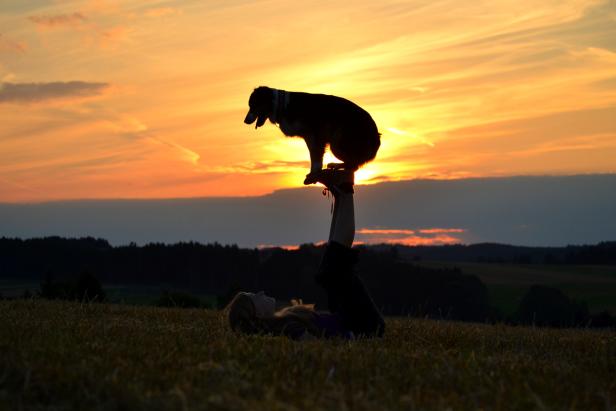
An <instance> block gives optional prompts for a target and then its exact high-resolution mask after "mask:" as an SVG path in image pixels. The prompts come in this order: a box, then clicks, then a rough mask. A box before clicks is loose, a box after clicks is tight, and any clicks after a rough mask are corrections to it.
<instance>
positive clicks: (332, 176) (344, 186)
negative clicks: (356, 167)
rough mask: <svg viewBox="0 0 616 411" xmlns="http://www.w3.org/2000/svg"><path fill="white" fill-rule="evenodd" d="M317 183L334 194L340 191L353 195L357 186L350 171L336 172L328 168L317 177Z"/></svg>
mask: <svg viewBox="0 0 616 411" xmlns="http://www.w3.org/2000/svg"><path fill="white" fill-rule="evenodd" d="M316 181H317V182H319V183H321V184H323V185H324V186H325V187H327V189H328V190H330V191H331V192H332V193H334V194H336V192H337V191H338V190H341V191H344V192H347V193H352V192H353V185H354V184H355V175H354V173H353V171H350V170H336V169H331V168H327V169H324V170H321V171H320V172H319V173H318V175H317V176H316Z"/></svg>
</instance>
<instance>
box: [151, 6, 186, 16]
mask: <svg viewBox="0 0 616 411" xmlns="http://www.w3.org/2000/svg"><path fill="white" fill-rule="evenodd" d="M180 13H181V11H180V10H178V9H176V8H173V7H156V8H153V9H148V10H146V11H145V13H144V14H145V16H146V17H163V16H171V15H174V14H180Z"/></svg>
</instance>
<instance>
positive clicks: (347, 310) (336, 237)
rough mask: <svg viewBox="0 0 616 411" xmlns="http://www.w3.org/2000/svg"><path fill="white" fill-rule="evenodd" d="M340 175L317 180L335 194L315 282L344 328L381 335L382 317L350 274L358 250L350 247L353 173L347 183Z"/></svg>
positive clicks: (363, 289)
mask: <svg viewBox="0 0 616 411" xmlns="http://www.w3.org/2000/svg"><path fill="white" fill-rule="evenodd" d="M339 173H342V171H333V170H332V171H330V170H328V172H327V173H325V172H324V174H323V176H322V178H321V180H320V181H321V182H322V183H324V184H325V185H326V186H327V187H328V189H329V190H330V191H331V192H332V194H333V195H334V215H333V216H332V226H331V228H330V237H329V242H328V243H327V245H326V246H325V252H324V255H323V260H322V261H321V265H320V267H319V272H318V274H317V276H316V281H317V283H318V284H320V285H321V286H322V287H323V288H324V289H325V291H326V292H327V297H328V305H329V307H328V308H329V310H330V311H331V312H332V313H337V314H339V315H340V317H341V318H342V322H343V325H344V326H345V327H346V328H347V329H349V330H350V331H353V333H355V334H357V335H365V336H381V335H383V332H384V330H385V323H384V321H383V318H382V317H381V314H380V313H379V311H378V309H377V308H376V306H375V304H374V302H373V301H372V299H371V298H370V295H369V294H368V292H367V290H366V288H365V286H364V284H363V282H362V281H361V280H360V278H359V277H358V276H357V275H356V274H355V273H354V272H353V268H354V266H355V263H356V262H357V251H356V250H353V249H352V248H351V246H352V245H353V239H354V237H355V209H354V201H353V186H352V183H353V181H352V174H351V180H350V181H349V180H348V178H346V176H345V175H343V174H339ZM347 173H348V172H347Z"/></svg>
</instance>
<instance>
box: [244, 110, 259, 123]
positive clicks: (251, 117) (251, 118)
mask: <svg viewBox="0 0 616 411" xmlns="http://www.w3.org/2000/svg"><path fill="white" fill-rule="evenodd" d="M256 119H257V115H256V114H255V113H253V112H252V111H249V112H248V114H246V118H245V119H244V123H246V124H252V123H254V122H255V120H256Z"/></svg>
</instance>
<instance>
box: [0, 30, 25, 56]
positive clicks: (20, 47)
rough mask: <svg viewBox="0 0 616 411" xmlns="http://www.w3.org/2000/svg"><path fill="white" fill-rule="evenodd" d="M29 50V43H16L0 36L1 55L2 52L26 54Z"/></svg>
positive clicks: (2, 35)
mask: <svg viewBox="0 0 616 411" xmlns="http://www.w3.org/2000/svg"><path fill="white" fill-rule="evenodd" d="M27 49H28V45H27V43H25V42H23V41H15V40H11V39H10V38H8V37H6V36H5V35H4V34H0V53H2V52H7V51H8V52H17V53H25V52H26V50H27Z"/></svg>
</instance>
